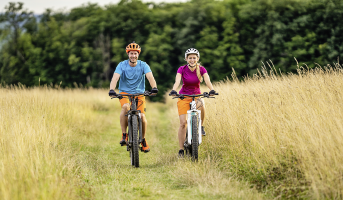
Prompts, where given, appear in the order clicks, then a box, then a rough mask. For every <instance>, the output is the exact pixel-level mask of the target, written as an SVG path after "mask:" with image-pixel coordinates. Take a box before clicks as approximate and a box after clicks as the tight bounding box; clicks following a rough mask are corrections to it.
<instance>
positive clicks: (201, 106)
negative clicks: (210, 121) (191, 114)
mask: <svg viewBox="0 0 343 200" xmlns="http://www.w3.org/2000/svg"><path fill="white" fill-rule="evenodd" d="M197 108H198V110H200V111H201V126H202V125H203V124H204V121H205V102H204V100H203V99H201V98H199V99H197Z"/></svg>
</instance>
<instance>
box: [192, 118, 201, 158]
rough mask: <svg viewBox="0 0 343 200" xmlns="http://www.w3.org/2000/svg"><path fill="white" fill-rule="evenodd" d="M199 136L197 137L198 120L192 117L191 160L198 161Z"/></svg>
mask: <svg viewBox="0 0 343 200" xmlns="http://www.w3.org/2000/svg"><path fill="white" fill-rule="evenodd" d="M198 150H199V135H198V118H197V116H192V160H193V161H197V160H198Z"/></svg>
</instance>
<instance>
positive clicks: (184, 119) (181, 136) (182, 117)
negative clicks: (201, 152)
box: [178, 114, 187, 150]
mask: <svg viewBox="0 0 343 200" xmlns="http://www.w3.org/2000/svg"><path fill="white" fill-rule="evenodd" d="M179 118H180V127H179V133H178V135H179V147H180V149H182V150H183V144H184V142H185V139H186V128H187V114H183V115H180V116H179Z"/></svg>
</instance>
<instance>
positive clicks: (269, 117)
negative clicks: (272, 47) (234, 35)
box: [201, 64, 343, 199]
mask: <svg viewBox="0 0 343 200" xmlns="http://www.w3.org/2000/svg"><path fill="white" fill-rule="evenodd" d="M215 89H216V90H217V91H218V92H219V93H220V95H219V96H217V97H216V99H208V100H207V99H206V100H205V101H206V106H207V116H206V121H205V127H206V130H207V133H208V134H207V136H206V138H205V139H204V143H203V144H202V147H201V148H202V150H201V152H203V153H204V154H205V156H209V155H210V156H211V155H212V156H216V157H219V158H220V159H221V160H222V161H223V163H224V164H223V168H226V169H227V170H230V171H233V172H235V174H236V175H237V176H238V177H244V179H245V180H249V181H250V182H251V183H253V184H254V185H255V187H257V188H258V189H261V190H263V191H267V192H271V193H273V195H275V196H277V197H280V198H281V197H283V198H300V197H305V198H311V199H324V198H328V199H341V198H343V183H342V179H343V165H342V163H343V145H342V144H343V70H342V68H341V66H340V65H339V64H335V66H334V67H331V66H327V67H318V68H316V69H308V68H303V67H299V69H298V74H287V75H284V74H281V75H276V72H275V70H274V69H271V70H270V71H269V72H268V71H267V70H266V69H263V70H262V71H261V73H260V74H257V75H255V76H254V77H251V78H245V80H244V81H242V82H240V81H238V80H237V79H236V78H234V79H233V81H225V82H222V83H218V84H216V85H215ZM204 91H206V90H204Z"/></svg>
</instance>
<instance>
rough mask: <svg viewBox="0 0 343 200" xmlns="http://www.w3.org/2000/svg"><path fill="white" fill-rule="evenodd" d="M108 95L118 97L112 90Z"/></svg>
mask: <svg viewBox="0 0 343 200" xmlns="http://www.w3.org/2000/svg"><path fill="white" fill-rule="evenodd" d="M108 95H109V96H110V97H115V96H117V93H116V92H115V91H114V90H110V92H109V93H108Z"/></svg>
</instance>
